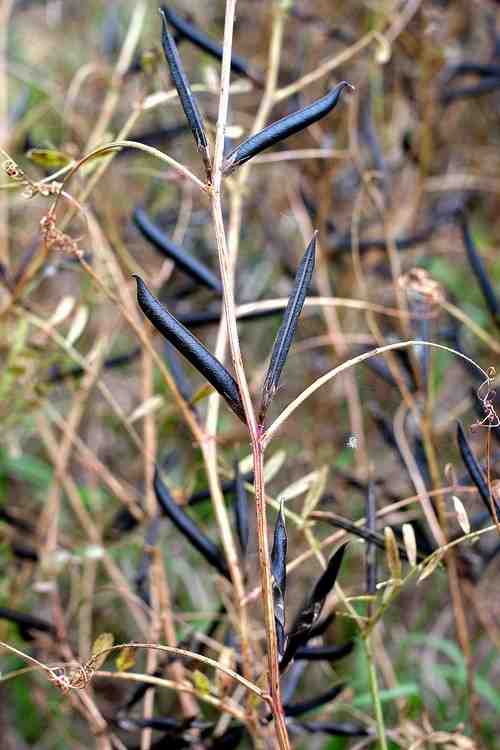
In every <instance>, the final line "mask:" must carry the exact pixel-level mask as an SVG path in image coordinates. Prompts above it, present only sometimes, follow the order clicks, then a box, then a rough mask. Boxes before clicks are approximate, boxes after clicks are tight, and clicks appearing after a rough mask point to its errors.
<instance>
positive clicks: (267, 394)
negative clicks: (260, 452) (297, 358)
mask: <svg viewBox="0 0 500 750" xmlns="http://www.w3.org/2000/svg"><path fill="white" fill-rule="evenodd" d="M316 237H317V233H315V234H314V236H313V238H312V240H311V242H310V243H309V245H308V246H307V249H306V252H305V253H304V257H303V258H302V260H301V262H300V266H299V269H298V271H297V275H296V277H295V284H294V287H293V290H292V293H291V294H290V298H289V300H288V305H287V308H286V310H285V314H284V315H283V322H282V324H281V327H280V329H279V331H278V335H277V336H276V339H275V341H274V345H273V350H272V352H271V362H270V363H269V368H268V370H267V374H266V377H265V380H264V385H263V387H262V405H261V408H260V416H259V419H260V422H261V423H262V422H263V421H264V419H265V416H266V412H267V409H268V408H269V405H270V403H271V401H272V399H273V396H274V394H275V393H276V390H277V388H278V383H279V379H280V377H281V373H282V370H283V367H284V366H285V362H286V358H287V357H288V352H289V351H290V346H291V345H292V340H293V337H294V335H295V331H296V330H297V323H298V321H299V316H300V313H301V312H302V307H303V305H304V300H305V298H306V294H307V290H308V288H309V284H310V282H311V277H312V273H313V270H314V260H315V256H316Z"/></svg>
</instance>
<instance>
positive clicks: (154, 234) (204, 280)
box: [132, 206, 222, 296]
mask: <svg viewBox="0 0 500 750" xmlns="http://www.w3.org/2000/svg"><path fill="white" fill-rule="evenodd" d="M132 219H133V222H134V224H135V225H136V227H137V229H138V230H139V231H140V233H141V234H142V236H143V237H144V239H146V240H147V241H148V242H150V243H151V244H152V245H153V246H154V247H155V248H156V249H157V250H159V251H160V253H161V254H162V255H163V256H164V257H165V258H169V260H173V262H174V263H175V265H176V266H177V268H179V269H180V270H181V271H183V272H184V273H185V274H187V275H188V276H190V278H192V279H193V280H194V281H196V282H197V283H198V284H202V285H203V286H205V287H207V288H208V289H211V290H212V291H213V292H216V293H217V294H218V295H219V296H221V295H222V285H221V282H220V281H219V279H217V278H216V277H215V276H214V274H213V273H212V272H211V271H210V270H209V269H208V268H207V267H206V266H205V265H204V264H203V263H201V262H200V261H199V260H197V259H196V258H193V256H192V255H190V254H189V253H187V252H186V251H185V250H183V248H181V247H179V246H178V245H176V244H175V242H173V241H172V240H171V239H170V238H169V237H167V236H166V234H165V233H164V232H163V230H162V229H161V228H160V227H159V226H158V224H156V223H155V222H154V221H153V220H152V219H151V217H150V216H149V215H148V214H147V213H146V211H145V210H144V209H143V208H141V207H140V206H138V207H137V208H135V209H134V213H133V215H132Z"/></svg>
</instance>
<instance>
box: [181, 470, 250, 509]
mask: <svg viewBox="0 0 500 750" xmlns="http://www.w3.org/2000/svg"><path fill="white" fill-rule="evenodd" d="M241 478H242V480H243V482H253V471H249V472H248V473H247V474H243V475H242V477H241ZM221 489H222V493H223V494H224V495H228V494H230V493H232V492H236V481H235V480H234V479H228V480H226V481H225V482H222V483H221ZM205 500H210V490H209V489H208V488H207V489H206V490H199V491H198V492H193V494H192V495H190V496H189V498H188V501H187V504H188V505H197V504H198V503H202V502H204V501H205Z"/></svg>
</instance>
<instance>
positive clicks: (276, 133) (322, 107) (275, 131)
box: [222, 81, 354, 175]
mask: <svg viewBox="0 0 500 750" xmlns="http://www.w3.org/2000/svg"><path fill="white" fill-rule="evenodd" d="M345 88H350V89H353V88H354V87H353V86H351V84H350V83H347V81H342V82H341V83H339V84H338V85H337V86H336V87H335V88H334V89H332V91H330V92H329V93H328V94H327V95H326V96H324V97H323V98H322V99H317V100H316V101H315V102H313V103H312V104H310V105H309V106H308V107H304V108H303V109H299V110H298V111H297V112H292V114H290V115H287V116H286V117H283V118H282V119H281V120H277V121H276V122H273V123H272V124H271V125H268V126H267V128H264V130H261V131H260V132H259V133H256V134H255V135H251V136H250V137H249V138H247V139H246V140H244V141H243V142H242V143H240V144H239V146H236V148H235V149H233V150H232V151H231V152H230V153H229V154H228V155H227V156H226V157H225V159H224V163H223V165H222V171H223V173H224V174H225V175H228V174H231V172H234V170H235V169H237V168H238V167H241V165H242V164H245V162H247V161H249V159H251V158H252V157H254V156H256V155H257V154H260V153H261V152H262V151H264V150H265V149H266V148H269V147H270V146H274V145H275V144H276V143H279V142H280V141H283V140H284V139H285V138H289V137H290V136H291V135H294V133H299V132H300V131H301V130H304V129H305V128H307V127H309V125H312V124H313V123H314V122H317V121H318V120H321V118H322V117H325V115H327V114H328V113H329V112H331V111H332V109H334V107H335V106H336V105H337V103H338V101H339V99H340V96H341V94H342V92H343V91H344V89H345Z"/></svg>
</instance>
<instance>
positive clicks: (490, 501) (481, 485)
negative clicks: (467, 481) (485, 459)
mask: <svg viewBox="0 0 500 750" xmlns="http://www.w3.org/2000/svg"><path fill="white" fill-rule="evenodd" d="M457 442H458V447H459V450H460V455H461V456H462V460H463V462H464V464H465V468H466V469H467V471H468V472H469V476H470V478H471V479H472V481H473V482H474V484H475V485H476V487H477V490H478V492H479V495H480V497H481V500H482V501H483V503H484V504H485V506H486V509H487V510H488V512H489V513H490V515H491V517H492V519H493V522H494V523H495V522H496V520H495V514H494V512H493V508H495V510H496V515H497V518H500V507H499V506H498V503H496V502H495V499H494V498H493V495H492V494H490V489H489V487H488V482H487V480H486V477H485V476H484V474H483V471H482V469H481V467H480V466H479V463H478V462H477V459H476V457H475V455H474V454H473V452H472V448H471V447H470V445H469V443H468V441H467V438H466V437H465V432H464V428H463V427H462V425H461V423H460V422H458V423H457Z"/></svg>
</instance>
